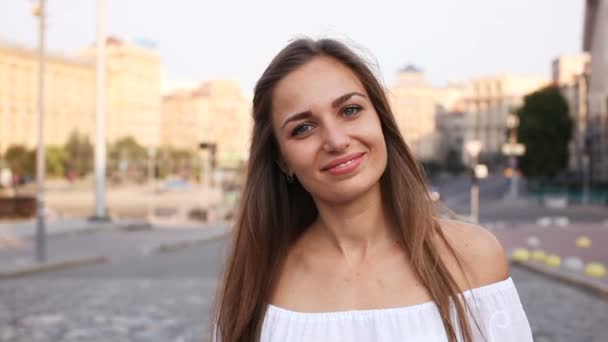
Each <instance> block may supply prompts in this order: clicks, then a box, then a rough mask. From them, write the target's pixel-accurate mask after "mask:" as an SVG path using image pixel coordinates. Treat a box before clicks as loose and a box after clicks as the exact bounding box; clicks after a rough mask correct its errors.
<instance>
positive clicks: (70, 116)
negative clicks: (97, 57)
mask: <svg viewBox="0 0 608 342" xmlns="http://www.w3.org/2000/svg"><path fill="white" fill-rule="evenodd" d="M45 83H46V86H45V99H46V100H45V107H44V112H45V122H44V136H45V143H46V145H63V144H64V143H65V141H66V140H67V139H68V137H69V135H70V134H71V133H72V132H74V131H78V132H79V133H81V134H85V135H90V134H91V133H92V129H93V120H94V116H95V68H94V65H93V62H92V61H91V60H90V59H86V58H76V57H66V56H61V55H57V54H49V55H47V56H46V68H45ZM37 132H38V54H37V53H36V52H35V51H33V50H31V49H28V48H26V47H23V46H20V45H17V44H13V43H10V42H0V153H4V152H6V150H7V149H8V147H9V146H11V145H25V146H27V147H28V148H33V147H34V146H36V144H37V137H38V133H37Z"/></svg>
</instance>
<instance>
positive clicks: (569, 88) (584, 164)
mask: <svg viewBox="0 0 608 342" xmlns="http://www.w3.org/2000/svg"><path fill="white" fill-rule="evenodd" d="M590 62H591V58H590V56H589V54H587V53H581V54H577V55H566V56H560V57H558V58H556V59H555V60H554V61H553V63H552V71H553V72H552V74H553V83H554V84H555V85H557V86H558V87H559V88H560V90H561V93H562V95H563V96H564V98H565V99H566V101H567V103H568V111H569V113H570V117H571V118H572V123H573V129H572V140H571V141H570V144H569V146H568V152H569V159H568V171H569V172H570V173H571V174H577V175H581V176H582V173H583V172H586V171H585V170H587V168H588V162H589V160H588V159H587V150H586V142H585V141H586V137H587V135H588V133H589V131H588V125H587V118H588V109H587V94H588V91H589V89H588V88H589V85H588V82H589V67H590Z"/></svg>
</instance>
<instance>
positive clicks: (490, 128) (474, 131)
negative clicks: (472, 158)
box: [464, 74, 549, 165]
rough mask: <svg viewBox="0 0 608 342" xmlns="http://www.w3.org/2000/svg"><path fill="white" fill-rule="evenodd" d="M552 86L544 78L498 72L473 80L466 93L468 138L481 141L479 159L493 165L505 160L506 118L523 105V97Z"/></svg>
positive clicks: (466, 135) (466, 134) (466, 138)
mask: <svg viewBox="0 0 608 342" xmlns="http://www.w3.org/2000/svg"><path fill="white" fill-rule="evenodd" d="M547 85H549V80H547V79H545V78H543V77H534V76H518V75H508V74H505V75H499V76H487V77H479V78H475V79H473V80H471V81H470V82H469V83H468V84H467V87H466V90H465V92H464V106H465V112H466V116H467V118H466V121H467V123H466V126H467V130H466V133H465V140H479V141H481V143H482V146H483V147H482V150H481V153H480V160H481V161H482V162H484V163H488V164H490V165H493V164H498V163H499V161H500V160H502V158H503V157H502V152H501V151H502V145H503V144H504V143H505V142H506V131H507V117H508V115H509V113H512V112H514V111H515V110H516V109H517V108H518V107H520V106H521V105H522V104H523V99H524V97H525V96H526V95H527V94H529V93H532V92H534V91H535V90H538V89H540V88H542V87H545V86H547Z"/></svg>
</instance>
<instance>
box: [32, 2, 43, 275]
mask: <svg viewBox="0 0 608 342" xmlns="http://www.w3.org/2000/svg"><path fill="white" fill-rule="evenodd" d="M34 14H35V15H37V16H38V19H39V21H38V24H39V26H38V30H39V31H38V32H39V36H38V37H39V42H38V145H37V151H36V152H37V153H36V211H37V213H36V217H37V219H36V260H37V261H38V262H40V263H43V262H45V261H46V223H45V206H44V205H45V203H44V178H45V171H46V170H45V166H46V165H45V164H46V163H45V159H46V155H45V151H44V91H45V87H44V86H45V84H44V73H45V58H44V52H45V33H46V32H45V29H46V1H45V0H39V3H38V7H36V8H35V9H34Z"/></svg>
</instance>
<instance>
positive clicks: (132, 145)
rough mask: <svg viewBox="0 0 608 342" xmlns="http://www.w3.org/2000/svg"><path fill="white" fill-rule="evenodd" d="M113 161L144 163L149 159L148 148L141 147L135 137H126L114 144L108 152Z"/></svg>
mask: <svg viewBox="0 0 608 342" xmlns="http://www.w3.org/2000/svg"><path fill="white" fill-rule="evenodd" d="M108 156H109V158H110V159H112V160H118V161H120V160H127V161H130V162H133V161H142V160H146V159H147V158H148V152H147V151H146V148H145V147H143V146H141V145H140V144H139V143H138V142H137V141H136V140H135V138H133V137H125V138H122V139H119V140H117V141H116V142H115V143H114V144H112V145H111V146H110V148H109V151H108Z"/></svg>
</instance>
